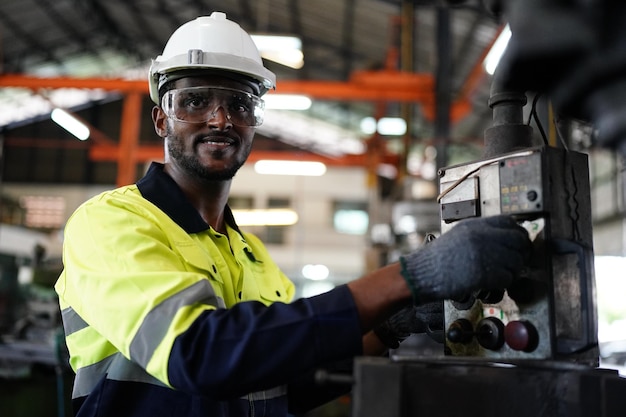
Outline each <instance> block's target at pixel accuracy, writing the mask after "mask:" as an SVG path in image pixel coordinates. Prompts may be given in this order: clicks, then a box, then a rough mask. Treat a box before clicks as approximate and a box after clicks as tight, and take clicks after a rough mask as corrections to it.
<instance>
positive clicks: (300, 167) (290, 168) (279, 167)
mask: <svg viewBox="0 0 626 417" xmlns="http://www.w3.org/2000/svg"><path fill="white" fill-rule="evenodd" d="M254 170H255V171H256V172H257V174H267V175H304V176H309V177H319V176H320V175H324V173H326V165H324V164H323V163H321V162H315V161H280V160H271V159H262V160H260V161H257V162H256V163H255V164H254Z"/></svg>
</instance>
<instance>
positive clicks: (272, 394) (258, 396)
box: [241, 385, 287, 401]
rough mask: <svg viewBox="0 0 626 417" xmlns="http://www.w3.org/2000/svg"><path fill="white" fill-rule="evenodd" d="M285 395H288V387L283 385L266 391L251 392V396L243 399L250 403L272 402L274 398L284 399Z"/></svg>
mask: <svg viewBox="0 0 626 417" xmlns="http://www.w3.org/2000/svg"><path fill="white" fill-rule="evenodd" d="M285 395H287V385H281V386H278V387H275V388H272V389H268V390H265V391H257V392H251V393H250V394H248V395H246V396H244V397H241V398H242V399H244V400H249V401H261V400H271V399H272V398H278V397H283V396H285Z"/></svg>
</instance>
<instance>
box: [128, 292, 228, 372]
mask: <svg viewBox="0 0 626 417" xmlns="http://www.w3.org/2000/svg"><path fill="white" fill-rule="evenodd" d="M192 304H208V305H211V306H214V307H222V306H224V300H222V299H221V298H220V297H217V296H216V295H215V291H213V287H212V286H211V283H210V282H209V281H208V280H201V281H198V282H197V283H195V284H194V285H192V286H191V287H188V288H185V289H184V290H183V291H181V292H179V293H178V294H176V295H175V296H173V297H170V298H168V299H167V300H165V301H163V302H162V303H161V304H159V305H158V306H156V307H155V308H153V309H152V311H150V312H149V313H148V314H147V315H146V317H145V318H144V319H143V322H142V323H141V326H140V327H139V330H138V331H137V334H136V335H135V337H134V338H133V341H132V342H131V344H130V356H131V358H133V360H134V361H136V362H138V363H140V364H141V365H143V366H148V362H149V361H150V359H151V358H152V355H153V354H154V351H155V350H156V348H157V347H158V346H159V344H160V343H161V341H162V340H163V337H165V334H166V333H167V329H168V328H169V326H170V323H171V321H172V319H173V318H174V316H175V315H176V313H177V312H178V310H180V308H181V307H184V306H188V305H192Z"/></svg>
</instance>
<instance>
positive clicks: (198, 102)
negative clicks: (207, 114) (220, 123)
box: [185, 97, 207, 108]
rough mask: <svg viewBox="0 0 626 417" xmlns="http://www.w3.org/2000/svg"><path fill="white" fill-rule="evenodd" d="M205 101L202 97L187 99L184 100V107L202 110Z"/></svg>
mask: <svg viewBox="0 0 626 417" xmlns="http://www.w3.org/2000/svg"><path fill="white" fill-rule="evenodd" d="M206 103H207V101H206V100H205V99H204V98H202V97H189V98H187V99H186V100H185V107H192V108H203V107H206Z"/></svg>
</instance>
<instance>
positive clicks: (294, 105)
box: [263, 94, 312, 110]
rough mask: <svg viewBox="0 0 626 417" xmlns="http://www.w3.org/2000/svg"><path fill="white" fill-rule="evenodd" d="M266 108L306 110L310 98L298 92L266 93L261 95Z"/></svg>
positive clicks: (309, 104) (309, 105) (308, 106)
mask: <svg viewBox="0 0 626 417" xmlns="http://www.w3.org/2000/svg"><path fill="white" fill-rule="evenodd" d="M263 101H265V108H266V109H275V110H308V109H309V108H310V107H311V103H312V102H311V99H310V98H309V97H307V96H303V95H300V94H268V95H266V96H264V97H263Z"/></svg>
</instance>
